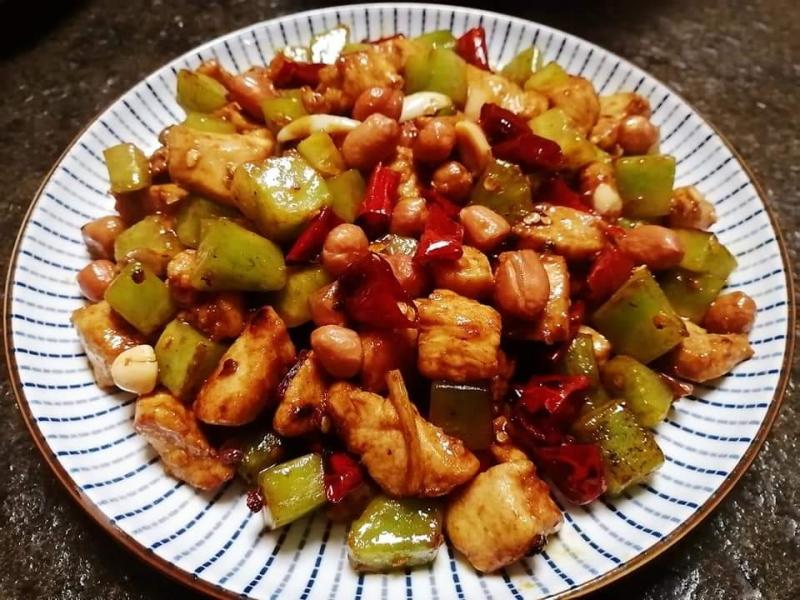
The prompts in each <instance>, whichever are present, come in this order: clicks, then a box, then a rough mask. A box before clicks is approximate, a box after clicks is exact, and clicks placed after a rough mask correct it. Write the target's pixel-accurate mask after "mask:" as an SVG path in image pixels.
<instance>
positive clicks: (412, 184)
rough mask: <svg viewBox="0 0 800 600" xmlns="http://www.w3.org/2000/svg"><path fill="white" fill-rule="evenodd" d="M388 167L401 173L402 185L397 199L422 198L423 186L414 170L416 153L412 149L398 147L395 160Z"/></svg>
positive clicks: (399, 187)
mask: <svg viewBox="0 0 800 600" xmlns="http://www.w3.org/2000/svg"><path fill="white" fill-rule="evenodd" d="M386 166H387V167H389V168H390V169H392V171H397V172H398V173H400V184H399V185H398V186H397V197H398V198H399V199H400V200H403V199H404V198H420V197H421V196H422V186H421V185H420V182H419V178H418V177H417V170H416V169H415V168H414V153H413V152H412V150H411V148H408V147H407V146H398V147H397V153H396V154H395V157H394V159H392V162H390V163H389V164H387V165H386Z"/></svg>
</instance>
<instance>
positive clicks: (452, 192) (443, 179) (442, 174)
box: [431, 160, 472, 200]
mask: <svg viewBox="0 0 800 600" xmlns="http://www.w3.org/2000/svg"><path fill="white" fill-rule="evenodd" d="M431 185H432V186H433V189H434V190H436V191H437V192H439V193H440V194H444V195H445V196H448V197H450V198H453V199H454V200H463V199H464V198H466V197H467V196H469V193H470V191H471V190H472V173H470V172H469V171H468V170H467V168H466V167H465V166H464V165H462V164H461V163H460V162H458V161H456V160H451V161H448V162H446V163H444V164H443V165H442V166H441V167H439V168H438V169H436V171H434V173H433V179H432V180H431Z"/></svg>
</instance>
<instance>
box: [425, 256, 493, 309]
mask: <svg viewBox="0 0 800 600" xmlns="http://www.w3.org/2000/svg"><path fill="white" fill-rule="evenodd" d="M431 271H432V273H433V281H434V284H435V285H436V287H437V288H446V289H448V290H452V291H454V292H455V293H456V294H461V295H462V296H466V297H467V298H475V299H479V298H483V297H484V296H486V295H488V294H489V293H490V292H491V291H492V286H493V284H494V278H493V277H492V267H491V265H490V264H489V259H488V258H487V257H486V255H485V254H484V253H483V252H481V251H480V250H478V249H477V248H473V247H472V246H464V254H462V255H461V258H459V259H458V260H447V261H439V262H436V263H434V264H433V265H432V266H431Z"/></svg>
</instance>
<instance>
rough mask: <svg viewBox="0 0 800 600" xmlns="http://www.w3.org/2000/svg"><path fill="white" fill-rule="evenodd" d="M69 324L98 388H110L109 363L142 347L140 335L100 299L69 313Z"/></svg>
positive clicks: (143, 340)
mask: <svg viewBox="0 0 800 600" xmlns="http://www.w3.org/2000/svg"><path fill="white" fill-rule="evenodd" d="M72 324H73V325H74V326H75V330H76V331H77V332H78V339H79V340H80V342H81V345H82V346H83V349H84V350H85V351H86V356H87V357H88V359H89V362H90V363H91V365H92V371H93V373H94V380H95V382H96V383H97V385H99V386H100V387H111V386H112V385H114V380H113V379H111V363H113V362H114V359H115V358H117V356H119V355H120V354H122V353H123V352H125V350H128V349H129V348H133V347H134V346H138V345H139V344H144V343H145V339H144V338H143V337H142V335H141V334H140V333H139V332H138V331H136V330H135V329H134V328H133V327H131V326H130V325H129V324H128V323H127V322H126V321H125V320H124V319H123V318H122V317H120V316H119V315H118V314H117V313H115V312H114V311H113V310H111V306H110V305H109V304H108V302H106V301H105V300H103V301H102V302H97V303H96V304H89V305H87V306H83V307H81V308H79V309H77V310H76V311H75V312H73V313H72Z"/></svg>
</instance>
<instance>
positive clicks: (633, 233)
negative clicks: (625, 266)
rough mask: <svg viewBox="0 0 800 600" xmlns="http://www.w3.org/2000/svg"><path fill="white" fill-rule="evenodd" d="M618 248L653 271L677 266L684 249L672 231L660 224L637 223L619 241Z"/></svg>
mask: <svg viewBox="0 0 800 600" xmlns="http://www.w3.org/2000/svg"><path fill="white" fill-rule="evenodd" d="M619 247H620V250H622V251H623V252H624V253H625V254H627V255H628V256H630V257H631V258H632V259H633V260H634V261H635V262H636V263H637V264H642V265H647V266H648V267H649V268H651V269H653V270H654V271H657V270H661V269H669V268H671V267H675V266H677V265H678V264H679V263H680V262H681V260H682V259H683V254H684V249H683V246H682V245H681V241H680V239H679V238H678V236H677V235H676V234H675V232H674V231H672V230H671V229H667V228H666V227H661V226H660V225H639V226H638V227H636V228H635V229H631V230H630V231H628V232H627V233H626V234H625V236H624V237H623V238H622V239H621V240H620V241H619Z"/></svg>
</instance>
